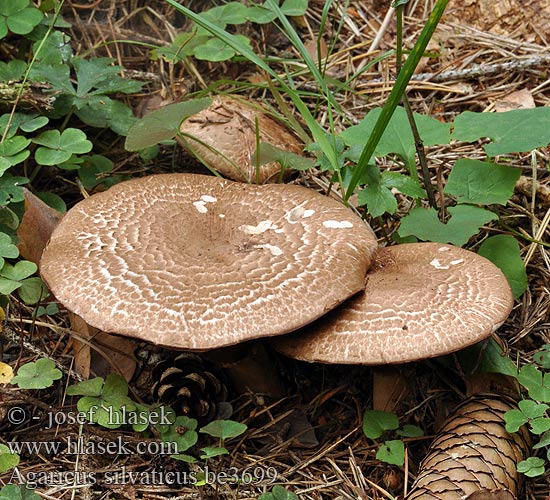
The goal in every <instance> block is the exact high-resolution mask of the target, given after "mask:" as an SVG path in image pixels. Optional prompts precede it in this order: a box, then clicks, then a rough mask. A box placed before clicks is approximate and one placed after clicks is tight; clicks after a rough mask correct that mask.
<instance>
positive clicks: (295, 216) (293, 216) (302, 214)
mask: <svg viewBox="0 0 550 500" xmlns="http://www.w3.org/2000/svg"><path fill="white" fill-rule="evenodd" d="M314 213H315V210H312V209H311V208H307V209H306V208H304V207H303V206H302V205H298V206H297V207H294V208H293V209H291V210H289V211H288V212H287V213H286V214H285V215H284V218H285V219H286V220H287V221H288V222H290V223H291V224H296V222H298V221H299V220H300V219H307V218H308V217H311V216H312V215H313V214H314Z"/></svg>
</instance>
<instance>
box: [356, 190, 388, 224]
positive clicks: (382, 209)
mask: <svg viewBox="0 0 550 500" xmlns="http://www.w3.org/2000/svg"><path fill="white" fill-rule="evenodd" d="M357 203H358V205H360V206H361V205H366V206H367V210H368V212H369V214H370V215H371V216H372V217H379V216H380V215H382V214H384V213H386V212H387V213H389V214H393V213H395V211H396V210H397V200H396V199H395V196H394V195H393V193H392V192H391V191H390V190H389V189H388V188H387V187H385V186H382V185H380V184H369V185H367V186H365V187H364V188H363V189H361V191H359V194H358V195H357Z"/></svg>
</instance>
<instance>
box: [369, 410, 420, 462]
mask: <svg viewBox="0 0 550 500" xmlns="http://www.w3.org/2000/svg"><path fill="white" fill-rule="evenodd" d="M386 431H396V434H397V435H398V436H400V437H420V436H422V435H423V432H422V429H420V428H419V427H417V426H415V425H404V426H403V427H402V428H401V429H400V428H399V419H398V418H397V415H396V414H395V413H390V412H386V411H380V410H367V411H365V413H364V415H363V433H364V434H365V436H366V437H368V438H369V439H374V440H376V439H378V438H380V437H381V436H382V435H383V434H384V433H385V432H386ZM376 458H377V459H378V460H380V461H382V462H386V463H388V464H393V465H403V463H404V461H405V445H404V443H403V441H402V440H400V439H393V440H388V441H384V442H383V443H382V444H381V445H380V447H379V448H378V451H377V453H376Z"/></svg>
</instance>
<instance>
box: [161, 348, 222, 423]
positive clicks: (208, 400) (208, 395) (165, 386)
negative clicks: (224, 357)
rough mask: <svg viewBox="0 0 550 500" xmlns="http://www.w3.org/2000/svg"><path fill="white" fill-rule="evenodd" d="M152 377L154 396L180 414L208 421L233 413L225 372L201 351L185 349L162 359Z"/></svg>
mask: <svg viewBox="0 0 550 500" xmlns="http://www.w3.org/2000/svg"><path fill="white" fill-rule="evenodd" d="M152 380H153V386H152V389H151V394H152V396H153V399H154V400H155V401H159V402H161V403H164V404H166V405H168V406H170V407H171V408H172V409H173V410H174V411H175V412H176V414H177V415H185V416H188V417H191V418H195V419H197V420H198V421H199V423H201V424H204V423H207V422H209V421H211V420H214V419H216V418H227V417H228V416H230V414H231V405H230V404H229V403H228V402H227V401H226V400H227V395H228V393H227V387H226V385H225V382H224V381H223V375H222V374H221V373H220V372H219V371H218V370H216V368H215V367H214V366H211V365H210V364H209V363H208V362H207V361H206V360H204V359H203V358H201V357H200V356H198V355H197V354H192V353H187V352H184V353H180V354H178V355H177V356H175V357H170V358H168V359H165V360H162V361H160V362H159V363H158V364H157V365H156V366H155V367H154V368H153V373H152Z"/></svg>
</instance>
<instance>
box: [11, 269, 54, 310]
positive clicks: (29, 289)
mask: <svg viewBox="0 0 550 500" xmlns="http://www.w3.org/2000/svg"><path fill="white" fill-rule="evenodd" d="M17 293H18V294H19V297H20V298H21V300H22V301H23V302H24V303H25V304H27V305H33V304H36V303H38V302H40V301H41V300H44V299H45V298H46V297H47V296H48V295H49V294H50V292H49V290H48V287H47V286H46V285H45V284H44V282H43V281H42V280H41V279H40V277H38V276H34V277H32V278H26V279H24V280H22V281H21V286H20V287H19V288H18V290H17Z"/></svg>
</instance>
